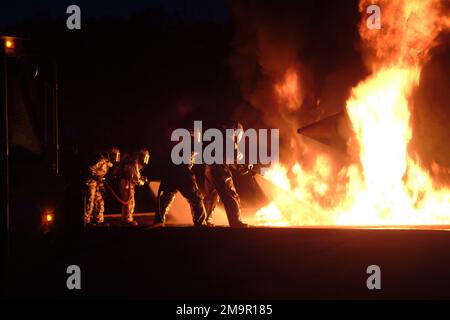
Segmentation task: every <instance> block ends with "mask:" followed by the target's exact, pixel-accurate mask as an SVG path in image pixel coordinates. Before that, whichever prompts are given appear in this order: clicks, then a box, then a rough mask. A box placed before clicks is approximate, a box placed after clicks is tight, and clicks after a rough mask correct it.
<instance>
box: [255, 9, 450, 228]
mask: <svg viewBox="0 0 450 320" xmlns="http://www.w3.org/2000/svg"><path fill="white" fill-rule="evenodd" d="M372 2H373V1H370V3H369V1H368V0H361V2H360V11H361V12H365V8H366V7H367V6H369V5H370V4H372ZM377 4H378V5H379V6H380V7H381V10H382V11H381V12H382V28H381V30H370V29H368V28H367V27H366V23H365V18H363V19H362V22H361V24H360V34H361V38H362V41H363V44H364V45H365V49H366V50H367V55H366V58H367V62H368V64H369V66H370V68H371V70H372V74H371V76H369V77H368V78H367V79H365V80H364V81H362V82H361V83H359V84H358V85H357V86H356V87H355V88H353V90H352V92H351V96H350V98H349V99H348V101H347V106H346V109H347V113H348V115H349V118H350V120H351V124H352V127H353V131H354V134H355V137H356V140H355V141H356V143H357V148H358V150H359V159H358V160H359V161H357V163H354V164H352V165H350V166H347V167H344V168H342V169H338V168H335V167H334V165H333V161H332V159H330V158H329V157H326V156H324V155H319V156H317V159H316V163H315V165H314V166H313V167H312V168H309V169H308V170H306V169H305V168H304V167H302V165H300V164H299V163H296V164H295V165H294V166H293V167H292V168H290V169H289V170H288V169H287V168H286V167H284V166H283V165H278V166H276V167H274V168H272V169H271V170H269V171H268V172H267V173H266V174H265V178H266V179H267V180H269V181H271V182H272V183H273V184H275V185H276V186H277V187H276V188H275V192H274V193H273V194H272V199H271V200H272V202H271V203H270V204H269V205H268V206H266V207H264V208H261V209H260V210H259V211H258V212H257V218H258V220H259V223H260V224H263V225H429V224H450V188H448V187H442V186H440V187H438V186H437V185H436V183H435V182H434V181H433V180H432V178H431V176H430V173H429V172H428V171H427V170H426V169H425V168H424V167H423V166H422V165H421V164H420V161H419V160H418V157H417V156H416V155H415V154H414V153H413V152H412V151H410V150H409V149H408V144H409V142H410V140H411V138H412V127H411V122H410V120H411V110H410V104H411V103H410V102H411V101H410V99H411V95H412V93H413V91H414V89H415V88H416V87H417V85H418V83H419V79H420V73H421V69H422V66H423V65H424V63H425V62H426V61H427V59H428V58H429V52H430V49H431V48H433V46H435V45H436V42H437V37H438V35H439V34H440V33H441V32H442V31H443V30H445V29H449V28H450V20H449V18H448V17H445V16H444V17H443V16H441V15H440V12H441V7H440V4H441V1H439V0H403V1H401V0H398V1H388V0H382V1H381V0H380V1H377Z"/></svg>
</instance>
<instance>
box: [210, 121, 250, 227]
mask: <svg viewBox="0 0 450 320" xmlns="http://www.w3.org/2000/svg"><path fill="white" fill-rule="evenodd" d="M222 128H223V129H224V130H226V129H230V128H232V129H234V130H238V131H237V132H238V134H237V135H236V136H235V137H234V139H235V141H234V145H235V150H237V143H239V141H240V140H241V139H242V136H243V127H242V124H240V123H239V122H236V121H234V122H232V123H231V124H229V125H226V126H223V127H222ZM224 136H225V135H224ZM239 157H242V154H239V151H238V153H237V158H239ZM233 166H235V165H233V164H226V162H225V161H224V162H223V163H221V164H218V163H215V164H210V165H207V166H206V168H205V185H204V189H205V201H204V202H205V208H206V223H207V225H208V226H214V224H213V222H212V215H213V212H214V209H215V208H216V205H217V202H218V201H219V199H220V200H222V202H223V205H224V207H225V212H226V214H227V218H228V224H229V225H230V227H248V224H246V223H244V222H242V220H241V200H240V198H239V194H238V193H237V191H236V188H235V186H234V181H233V174H232V171H231V169H232V168H233Z"/></svg>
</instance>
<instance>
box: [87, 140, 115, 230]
mask: <svg viewBox="0 0 450 320" xmlns="http://www.w3.org/2000/svg"><path fill="white" fill-rule="evenodd" d="M119 162H120V150H119V149H118V148H116V147H113V148H111V149H110V150H109V151H107V152H102V153H100V154H99V156H98V158H97V161H96V163H95V164H93V165H91V166H90V167H89V173H90V177H89V178H88V180H87V182H86V187H87V196H86V209H85V216H84V220H85V223H86V225H89V226H95V225H97V224H98V225H107V223H105V217H104V212H105V201H104V200H103V195H102V193H103V192H104V190H105V187H104V184H103V182H104V180H105V176H106V175H107V173H108V171H109V169H110V168H111V167H113V166H114V165H116V164H117V163H119Z"/></svg>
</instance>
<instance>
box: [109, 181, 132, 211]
mask: <svg viewBox="0 0 450 320" xmlns="http://www.w3.org/2000/svg"><path fill="white" fill-rule="evenodd" d="M103 183H104V184H105V186H106V188H107V189H108V190H109V192H111V194H112V195H113V196H114V198H116V200H117V201H119V202H120V203H121V204H122V205H124V206H126V205H127V204H128V203H129V202H130V192H131V191H130V189H131V188H130V184H131V181H128V199H127V200H126V201H125V200H122V198H120V197H119V196H118V195H117V194H116V193H115V192H114V189H113V188H112V187H111V186H110V185H109V184H108V183H107V182H106V181H103Z"/></svg>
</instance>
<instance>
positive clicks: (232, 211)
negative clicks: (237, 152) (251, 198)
mask: <svg viewBox="0 0 450 320" xmlns="http://www.w3.org/2000/svg"><path fill="white" fill-rule="evenodd" d="M219 198H220V200H222V202H223V205H224V207H225V212H226V214H227V218H228V223H229V225H230V226H235V225H238V224H240V223H242V222H241V200H240V198H239V195H238V193H237V191H236V188H235V187H234V183H233V175H232V173H231V170H230V168H229V167H228V166H227V165H224V164H213V165H207V166H206V169H205V208H206V221H207V222H211V221H212V214H213V212H214V209H215V208H216V205H217V202H218V201H219Z"/></svg>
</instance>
